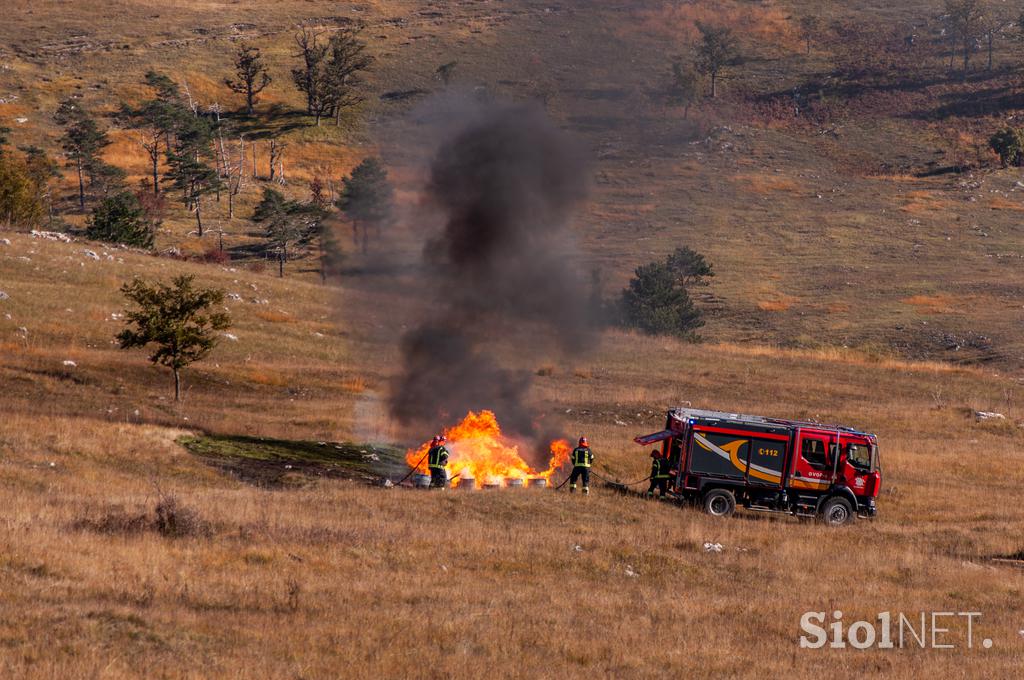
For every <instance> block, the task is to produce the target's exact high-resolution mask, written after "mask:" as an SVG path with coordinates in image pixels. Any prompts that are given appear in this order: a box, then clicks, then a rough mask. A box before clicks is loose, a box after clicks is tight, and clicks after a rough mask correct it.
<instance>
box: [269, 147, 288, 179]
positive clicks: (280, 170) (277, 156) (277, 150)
mask: <svg viewBox="0 0 1024 680" xmlns="http://www.w3.org/2000/svg"><path fill="white" fill-rule="evenodd" d="M287 147H288V145H287V144H285V143H284V142H282V141H279V140H277V139H271V140H270V181H271V182H273V181H275V180H277V181H278V182H279V183H282V184H283V179H284V178H283V174H284V160H283V158H284V150H285V149H286V148H287Z"/></svg>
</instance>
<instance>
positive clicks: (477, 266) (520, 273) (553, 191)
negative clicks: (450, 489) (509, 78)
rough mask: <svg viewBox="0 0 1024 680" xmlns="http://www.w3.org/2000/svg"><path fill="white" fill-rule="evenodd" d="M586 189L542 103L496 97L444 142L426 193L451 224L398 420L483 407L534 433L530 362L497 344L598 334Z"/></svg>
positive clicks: (430, 278)
mask: <svg viewBox="0 0 1024 680" xmlns="http://www.w3.org/2000/svg"><path fill="white" fill-rule="evenodd" d="M587 188H588V180H587V167H586V163H585V161H584V155H583V153H582V150H581V149H580V148H579V147H578V146H577V145H576V144H575V143H574V142H573V140H572V139H571V138H570V137H569V136H568V135H567V134H565V133H564V132H562V131H561V130H559V129H558V128H557V127H555V126H554V125H553V124H552V123H551V122H550V121H549V120H548V119H547V117H546V116H545V115H544V113H543V111H542V110H541V109H540V107H539V106H535V105H489V106H487V107H485V108H484V109H483V110H481V111H477V112H475V113H474V114H473V115H471V116H470V117H469V120H468V121H467V122H466V123H465V124H463V125H461V126H456V129H455V130H454V132H453V133H452V134H451V135H450V136H448V137H447V138H446V139H445V140H444V141H442V143H441V145H440V146H439V148H438V151H437V153H436V154H435V156H434V158H433V161H432V163H431V165H430V174H429V180H428V182H427V195H428V197H429V200H430V201H431V202H432V203H433V204H434V206H435V207H436V208H437V209H438V210H439V211H440V212H441V213H442V215H443V228H442V230H441V233H440V234H438V235H435V236H434V237H433V238H431V239H429V240H428V241H427V243H426V246H425V248H424V267H423V270H424V276H425V278H426V280H425V281H424V284H425V285H424V287H423V290H424V291H425V292H426V293H427V294H428V295H429V296H430V297H431V298H432V299H431V300H429V301H428V302H427V303H426V307H427V308H428V309H435V310H438V311H437V312H436V313H434V314H433V315H431V318H429V319H428V320H426V321H424V322H423V323H421V324H420V325H419V326H418V327H416V328H414V329H412V330H410V331H408V332H407V333H406V334H405V335H404V336H403V338H402V340H401V357H402V366H401V371H400V374H399V375H398V376H397V377H396V378H395V379H394V381H393V383H392V385H391V388H392V389H391V400H390V410H391V414H392V416H394V417H395V418H396V419H397V420H398V421H399V422H401V423H403V424H406V425H410V424H416V425H420V426H423V427H427V428H437V427H438V426H439V425H441V424H446V423H448V422H451V421H452V420H453V419H455V418H461V417H462V416H463V415H465V413H466V412H467V411H468V410H470V409H481V408H486V409H492V410H494V411H495V412H496V413H497V414H498V417H499V418H500V420H501V422H502V424H503V426H504V427H506V429H507V430H508V431H509V432H510V433H512V434H516V435H520V436H527V437H534V436H536V435H537V434H538V433H537V419H536V418H535V417H534V416H533V415H532V414H531V413H530V412H529V411H528V409H527V408H526V407H525V406H524V397H525V395H526V393H527V391H528V389H529V387H530V380H531V376H532V372H530V371H526V370H514V369H510V368H505V367H503V366H501V365H500V364H499V363H498V361H497V359H496V357H497V356H498V354H497V352H495V351H494V348H495V345H496V343H497V342H500V341H506V342H507V341H508V340H509V339H510V338H514V339H515V343H516V347H517V348H520V349H522V348H524V347H525V348H527V349H533V348H536V349H537V351H550V350H551V349H555V350H558V351H561V352H578V351H580V350H582V349H584V348H585V347H586V346H587V344H588V342H589V339H590V338H591V337H593V334H592V333H591V332H590V323H589V319H588V316H589V314H588V294H589V292H588V290H587V289H586V287H585V286H584V285H583V284H582V281H581V279H580V277H579V276H578V275H577V273H576V272H575V271H574V270H573V268H572V265H571V261H572V258H571V255H572V253H573V251H572V239H571V238H570V234H569V230H568V223H569V220H570V218H571V216H572V213H573V211H574V210H575V208H576V207H577V206H578V205H579V203H580V202H581V201H582V200H583V199H584V198H585V196H586V193H587ZM523 343H528V344H527V345H524V344H523Z"/></svg>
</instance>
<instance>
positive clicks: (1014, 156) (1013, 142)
mask: <svg viewBox="0 0 1024 680" xmlns="http://www.w3.org/2000/svg"><path fill="white" fill-rule="evenodd" d="M988 145H989V146H990V147H991V148H992V150H993V151H995V152H996V153H997V154H999V161H1000V162H1001V163H1002V164H1003V167H1004V168H1005V167H1006V166H1008V165H1018V166H1019V165H1020V164H1021V161H1022V160H1024V134H1021V131H1020V130H1018V129H1016V128H1012V127H1009V126H1007V127H1005V128H1003V129H1002V130H1000V131H998V132H996V133H995V134H994V135H992V137H990V138H989V140H988Z"/></svg>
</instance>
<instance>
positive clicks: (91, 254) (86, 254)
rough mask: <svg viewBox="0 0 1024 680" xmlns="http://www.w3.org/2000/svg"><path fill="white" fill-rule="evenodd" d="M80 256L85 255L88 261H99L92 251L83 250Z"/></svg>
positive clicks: (98, 257)
mask: <svg viewBox="0 0 1024 680" xmlns="http://www.w3.org/2000/svg"><path fill="white" fill-rule="evenodd" d="M82 254H83V255H85V256H86V257H87V258H89V259H90V260H98V259H100V256H99V255H97V254H96V252H95V251H93V250H83V251H82Z"/></svg>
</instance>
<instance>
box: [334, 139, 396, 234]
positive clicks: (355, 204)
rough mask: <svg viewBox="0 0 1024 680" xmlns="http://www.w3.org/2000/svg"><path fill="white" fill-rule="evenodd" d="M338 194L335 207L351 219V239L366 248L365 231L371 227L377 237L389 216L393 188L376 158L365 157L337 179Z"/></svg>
mask: <svg viewBox="0 0 1024 680" xmlns="http://www.w3.org/2000/svg"><path fill="white" fill-rule="evenodd" d="M341 184H342V186H341V196H340V198H338V201H337V206H338V208H340V209H341V211H342V212H343V213H344V214H345V216H346V217H348V219H349V220H350V221H351V222H352V239H353V241H354V242H355V243H356V244H357V245H359V244H360V243H361V245H362V251H363V252H364V253H365V252H367V250H368V249H369V239H370V237H369V230H370V228H373V229H374V230H375V232H376V235H377V238H378V239H379V238H380V232H381V227H382V226H383V225H384V224H385V223H387V221H388V220H389V219H390V218H391V213H392V209H393V201H394V189H393V188H392V186H391V183H390V182H389V181H388V172H387V169H385V167H384V164H383V163H381V161H380V159H379V158H373V157H369V158H365V159H363V161H362V162H361V163H360V164H359V165H357V166H356V168H355V169H354V170H353V171H352V175H351V176H349V177H344V178H342V180H341Z"/></svg>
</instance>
